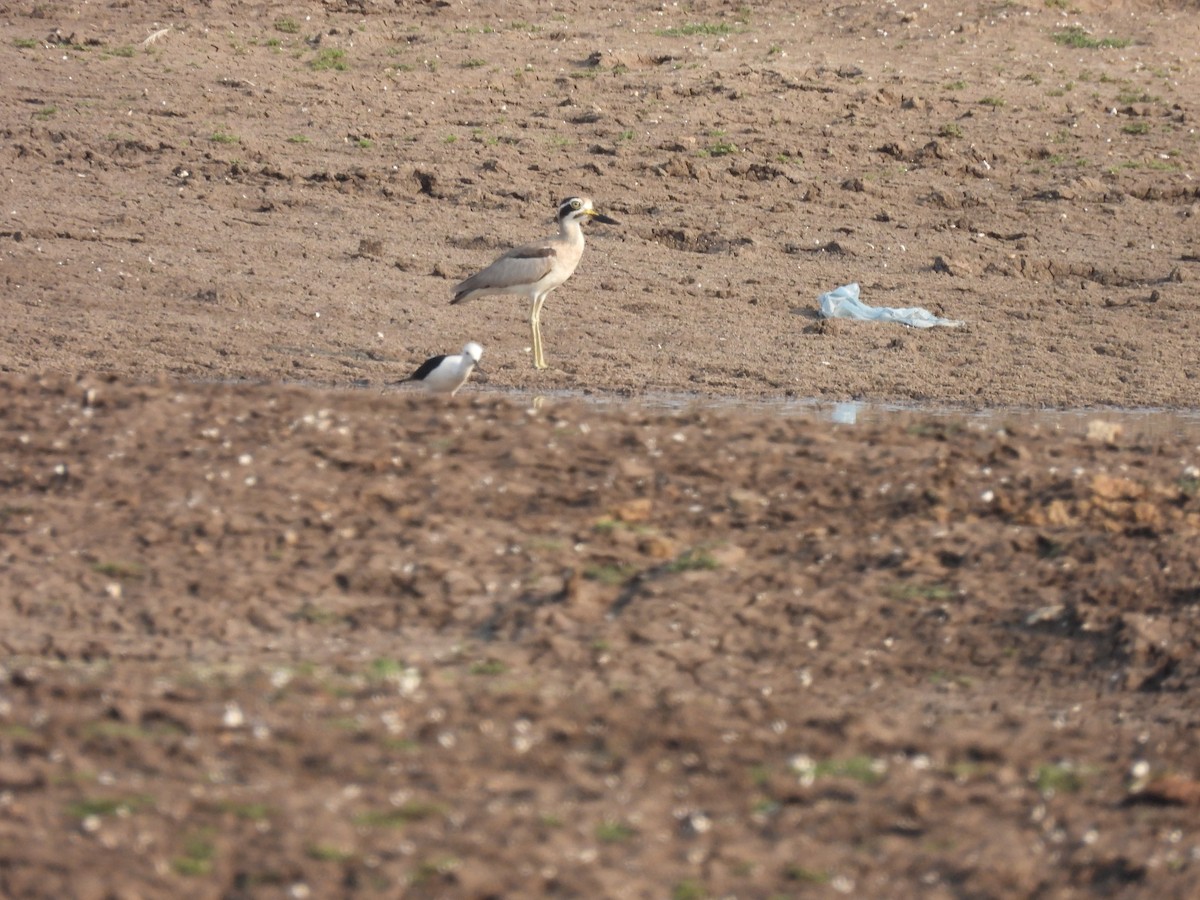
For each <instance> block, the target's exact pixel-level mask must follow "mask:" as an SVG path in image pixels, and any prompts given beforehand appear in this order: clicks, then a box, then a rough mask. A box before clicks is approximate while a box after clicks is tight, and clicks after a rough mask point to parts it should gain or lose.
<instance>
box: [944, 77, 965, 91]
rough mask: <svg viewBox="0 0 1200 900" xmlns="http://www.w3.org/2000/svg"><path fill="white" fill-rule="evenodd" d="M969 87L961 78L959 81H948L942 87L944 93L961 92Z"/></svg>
mask: <svg viewBox="0 0 1200 900" xmlns="http://www.w3.org/2000/svg"><path fill="white" fill-rule="evenodd" d="M966 86H967V83H966V82H965V81H963V80H962V79H961V78H959V79H958V80H957V81H947V82H946V83H945V84H943V85H942V90H944V91H961V90H962V89H963V88H965V87H966Z"/></svg>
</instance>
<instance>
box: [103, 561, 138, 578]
mask: <svg viewBox="0 0 1200 900" xmlns="http://www.w3.org/2000/svg"><path fill="white" fill-rule="evenodd" d="M92 571H93V572H96V573H97V574H100V575H105V576H107V577H109V578H121V579H124V580H128V581H136V580H137V579H139V578H144V577H146V570H145V569H144V568H143V567H142V566H141V565H140V564H138V563H135V562H126V561H124V560H116V559H113V560H108V561H106V562H97V563H93V564H92Z"/></svg>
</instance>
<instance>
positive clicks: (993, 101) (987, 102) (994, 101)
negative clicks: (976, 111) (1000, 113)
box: [979, 97, 1004, 109]
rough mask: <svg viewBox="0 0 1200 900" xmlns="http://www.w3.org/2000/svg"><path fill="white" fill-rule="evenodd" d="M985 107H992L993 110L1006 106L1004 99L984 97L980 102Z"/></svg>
mask: <svg viewBox="0 0 1200 900" xmlns="http://www.w3.org/2000/svg"><path fill="white" fill-rule="evenodd" d="M979 102H980V103H981V104H983V105H984V106H990V107H992V109H999V108H1000V107H1002V106H1003V105H1004V98H1003V97H984V98H983V99H981V100H980V101H979Z"/></svg>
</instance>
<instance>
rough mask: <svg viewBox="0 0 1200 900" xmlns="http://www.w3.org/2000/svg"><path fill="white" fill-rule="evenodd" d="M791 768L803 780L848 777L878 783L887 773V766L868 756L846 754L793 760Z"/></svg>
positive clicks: (863, 782) (863, 781)
mask: <svg viewBox="0 0 1200 900" xmlns="http://www.w3.org/2000/svg"><path fill="white" fill-rule="evenodd" d="M792 768H794V769H795V770H796V773H797V774H798V775H799V776H800V777H801V778H802V779H803V780H805V781H819V780H820V779H822V778H849V779H851V780H853V781H858V782H860V783H862V784H878V783H879V782H881V781H883V779H884V777H885V776H886V775H887V766H886V765H885V764H883V763H882V762H881V761H880V760H876V759H872V758H871V757H870V756H861V755H860V756H848V757H846V758H845V759H819V760H817V759H809V758H807V757H804V758H801V759H799V760H795V761H793V763H792Z"/></svg>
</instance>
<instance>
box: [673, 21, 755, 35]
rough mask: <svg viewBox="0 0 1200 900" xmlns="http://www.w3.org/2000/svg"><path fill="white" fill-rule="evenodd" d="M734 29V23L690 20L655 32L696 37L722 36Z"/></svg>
mask: <svg viewBox="0 0 1200 900" xmlns="http://www.w3.org/2000/svg"><path fill="white" fill-rule="evenodd" d="M734 31H736V29H735V28H734V27H733V26H732V25H726V24H725V23H724V22H688V23H687V24H686V25H676V26H675V27H673V28H659V29H657V30H655V32H654V33H655V34H656V35H658V36H659V37H694V36H695V35H698V34H700V35H706V36H709V37H722V36H724V35H727V34H732V33H733V32H734Z"/></svg>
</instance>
